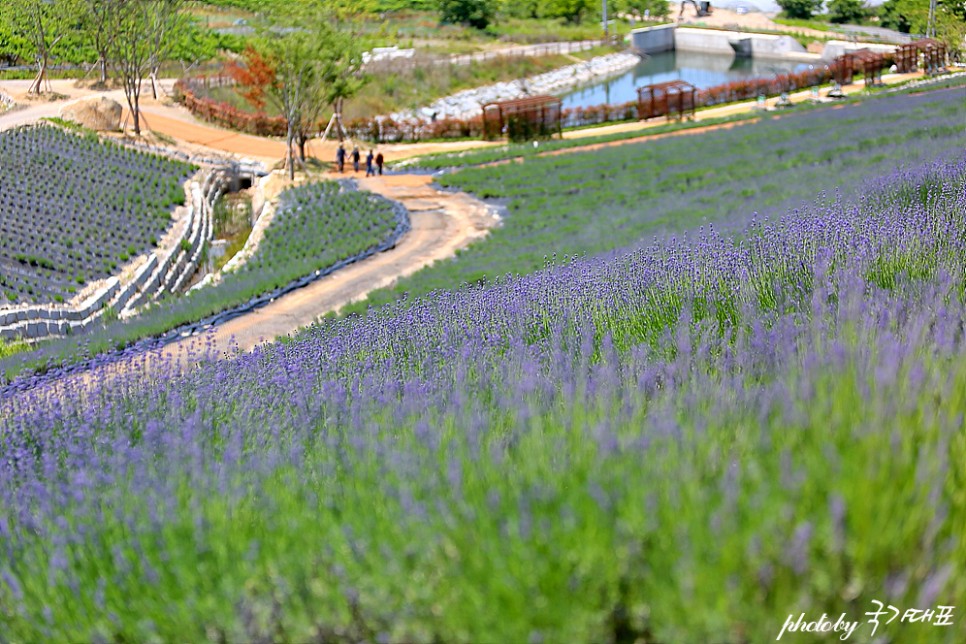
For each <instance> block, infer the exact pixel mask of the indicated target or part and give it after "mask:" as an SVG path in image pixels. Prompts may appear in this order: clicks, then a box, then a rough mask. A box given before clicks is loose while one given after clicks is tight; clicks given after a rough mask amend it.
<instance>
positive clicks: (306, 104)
mask: <svg viewBox="0 0 966 644" xmlns="http://www.w3.org/2000/svg"><path fill="white" fill-rule="evenodd" d="M332 41H333V37H332V30H331V28H330V27H329V25H328V24H327V23H325V22H324V21H318V22H316V23H315V24H314V25H303V27H302V28H300V29H278V28H275V29H272V28H269V29H263V30H262V31H261V34H260V37H259V38H258V39H257V40H256V41H255V43H254V48H253V49H254V51H255V52H256V53H257V54H258V56H259V57H260V58H262V59H263V60H264V63H265V65H267V66H268V68H269V69H270V73H269V74H268V76H267V79H268V82H267V83H265V84H264V85H263V86H262V87H261V89H260V90H259V93H260V95H261V96H262V97H263V99H264V100H266V101H268V102H270V103H271V104H273V105H274V106H275V107H276V108H278V110H279V112H280V113H281V115H282V117H283V118H284V119H285V124H286V132H285V144H286V148H285V149H286V153H285V154H286V166H287V167H288V169H289V178H292V179H294V178H295V144H296V140H297V138H298V136H299V133H301V132H305V131H307V130H308V129H309V128H311V127H313V126H314V123H310V122H309V120H310V117H311V115H312V111H313V108H314V106H318V105H319V104H323V105H324V101H325V99H326V87H325V84H326V76H327V69H326V59H327V58H328V57H329V56H330V54H329V52H328V48H329V47H330V46H331V44H332Z"/></svg>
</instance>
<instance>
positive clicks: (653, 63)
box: [563, 51, 809, 108]
mask: <svg viewBox="0 0 966 644" xmlns="http://www.w3.org/2000/svg"><path fill="white" fill-rule="evenodd" d="M808 66H809V65H808V63H801V62H797V61H788V60H780V59H768V58H736V57H734V56H721V55H716V54H706V53H700V52H691V51H678V52H665V53H662V54H654V55H652V56H649V57H648V58H646V59H644V60H642V61H641V62H640V63H639V64H638V65H637V66H636V67H634V68H633V69H631V70H630V71H627V72H625V73H624V74H622V75H620V76H614V77H611V78H609V79H608V80H605V81H602V82H599V83H595V84H593V85H588V86H586V87H582V88H580V89H578V90H577V91H574V92H571V93H570V94H567V95H566V96H564V97H563V106H564V108H571V107H590V106H593V105H604V104H608V103H609V104H612V105H616V104H619V103H626V102H629V101H636V100H637V88H638V87H641V86H643V85H651V84H653V83H663V82H665V81H671V80H683V81H687V82H689V83H691V84H692V85H694V86H696V87H698V88H699V89H702V88H705V87H712V86H714V85H720V84H722V83H728V82H731V81H734V80H739V79H742V78H769V77H771V76H775V75H776V74H784V73H787V72H792V71H801V70H803V69H808Z"/></svg>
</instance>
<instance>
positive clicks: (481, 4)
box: [437, 0, 496, 29]
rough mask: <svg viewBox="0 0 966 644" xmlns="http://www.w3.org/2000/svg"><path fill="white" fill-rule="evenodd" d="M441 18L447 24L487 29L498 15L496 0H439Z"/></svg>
mask: <svg viewBox="0 0 966 644" xmlns="http://www.w3.org/2000/svg"><path fill="white" fill-rule="evenodd" d="M437 5H438V8H439V19H440V21H441V22H443V23H445V24H460V25H468V26H470V27H474V28H476V29H486V28H487V27H488V26H489V24H490V23H491V22H492V21H493V17H494V15H496V4H495V2H494V0H438V2H437Z"/></svg>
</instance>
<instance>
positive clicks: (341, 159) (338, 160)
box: [335, 143, 345, 172]
mask: <svg viewBox="0 0 966 644" xmlns="http://www.w3.org/2000/svg"><path fill="white" fill-rule="evenodd" d="M335 164H336V165H337V166H339V172H345V146H344V145H342V144H341V143H340V144H339V149H338V150H336V151H335Z"/></svg>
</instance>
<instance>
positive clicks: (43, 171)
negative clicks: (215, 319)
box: [0, 126, 193, 305]
mask: <svg viewBox="0 0 966 644" xmlns="http://www.w3.org/2000/svg"><path fill="white" fill-rule="evenodd" d="M0 160H2V165H3V178H2V179H3V180H2V181H0V266H2V267H3V271H2V278H0V305H2V304H5V303H11V302H17V303H21V302H25V301H26V302H36V303H49V302H52V301H63V300H65V299H70V298H71V297H72V296H73V294H74V293H76V292H78V291H80V290H81V288H82V287H83V285H84V284H86V283H88V282H90V281H93V280H97V279H101V278H104V277H108V276H110V275H112V274H115V273H116V272H117V270H118V267H119V265H122V264H123V263H124V262H126V261H128V260H129V259H132V258H134V257H136V256H137V255H140V254H142V253H144V252H146V251H147V250H149V249H151V248H152V247H154V246H156V245H157V243H158V240H159V239H160V237H161V236H162V235H163V233H164V232H165V230H167V229H168V227H170V225H171V222H172V219H171V214H172V211H173V209H174V208H175V207H176V206H178V205H180V204H183V203H184V201H185V193H184V189H183V187H182V184H183V183H184V181H185V180H186V179H187V178H188V177H189V176H190V175H191V173H192V171H193V168H192V166H190V165H189V164H186V163H181V162H177V161H172V160H169V159H165V158H163V157H160V156H157V155H152V154H146V153H143V152H139V151H136V150H132V149H129V148H125V147H121V146H118V145H115V144H113V143H108V142H104V141H100V140H98V139H97V137H94V136H78V135H75V134H70V133H67V132H64V131H63V130H60V129H58V128H54V127H48V126H41V127H30V128H22V129H18V130H13V131H9V132H5V133H3V134H2V135H0Z"/></svg>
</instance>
